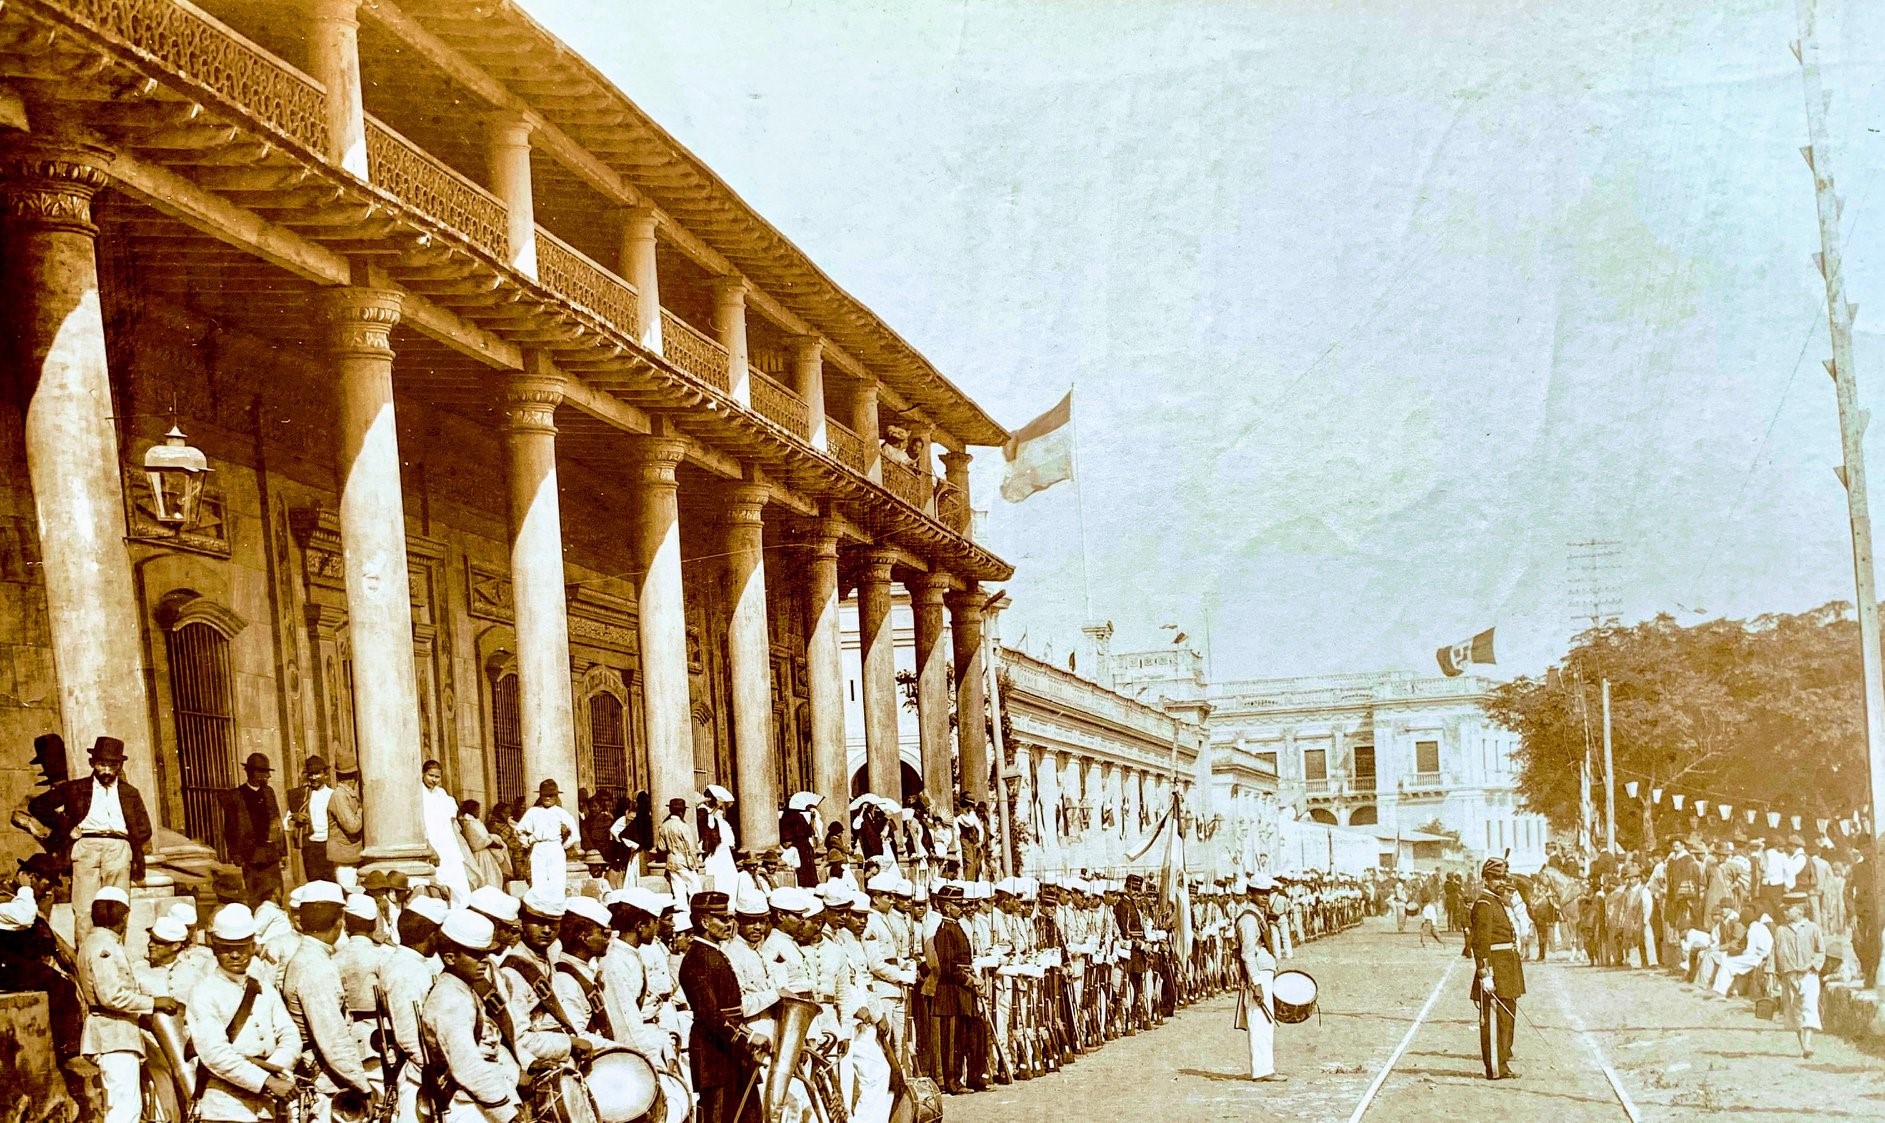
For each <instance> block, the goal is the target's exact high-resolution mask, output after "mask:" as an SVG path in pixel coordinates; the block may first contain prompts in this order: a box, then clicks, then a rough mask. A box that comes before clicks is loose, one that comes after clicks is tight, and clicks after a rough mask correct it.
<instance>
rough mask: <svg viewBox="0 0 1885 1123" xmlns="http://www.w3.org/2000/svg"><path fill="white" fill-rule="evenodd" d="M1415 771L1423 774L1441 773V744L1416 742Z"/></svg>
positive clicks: (1436, 742)
mask: <svg viewBox="0 0 1885 1123" xmlns="http://www.w3.org/2000/svg"><path fill="white" fill-rule="evenodd" d="M1414 771H1416V772H1420V773H1423V774H1425V773H1432V772H1438V771H1440V742H1438V741H1415V742H1414Z"/></svg>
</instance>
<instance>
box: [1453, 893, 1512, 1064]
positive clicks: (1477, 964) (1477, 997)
mask: <svg viewBox="0 0 1885 1123" xmlns="http://www.w3.org/2000/svg"><path fill="white" fill-rule="evenodd" d="M1509 872H1510V871H1509V869H1508V867H1507V866H1506V862H1505V859H1504V858H1487V859H1486V862H1485V865H1483V866H1481V867H1480V871H1479V882H1480V885H1479V896H1478V897H1476V898H1474V900H1473V908H1472V912H1471V914H1470V919H1469V920H1468V922H1467V946H1468V947H1469V948H1471V949H1472V953H1473V967H1474V971H1473V989H1472V998H1473V1001H1474V1002H1475V1003H1476V1004H1478V1006H1479V1054H1480V1056H1481V1058H1482V1059H1484V1060H1485V1062H1486V1079H1487V1080H1512V1079H1515V1078H1517V1076H1518V1073H1516V1072H1513V1071H1512V1068H1511V1065H1510V1064H1509V1063H1508V1062H1510V1060H1511V1058H1512V1023H1513V1022H1515V1021H1517V1020H1518V1000H1519V997H1520V996H1521V995H1523V994H1524V993H1525V962H1524V960H1523V959H1522V958H1521V957H1520V956H1519V950H1518V933H1517V932H1516V931H1515V930H1514V929H1513V927H1512V915H1511V914H1510V913H1509V912H1507V911H1506V907H1505V898H1504V897H1503V896H1502V895H1501V894H1503V893H1504V892H1505V889H1506V878H1507V875H1508V874H1509Z"/></svg>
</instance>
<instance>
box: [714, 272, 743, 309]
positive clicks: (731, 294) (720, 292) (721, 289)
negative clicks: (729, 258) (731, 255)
mask: <svg viewBox="0 0 1885 1123" xmlns="http://www.w3.org/2000/svg"><path fill="white" fill-rule="evenodd" d="M713 297H714V300H715V301H717V302H718V303H719V304H720V305H721V306H722V307H730V306H732V305H736V304H739V305H743V304H745V303H746V278H745V277H742V276H741V275H739V274H738V273H728V274H726V275H725V276H722V277H715V278H714V279H713Z"/></svg>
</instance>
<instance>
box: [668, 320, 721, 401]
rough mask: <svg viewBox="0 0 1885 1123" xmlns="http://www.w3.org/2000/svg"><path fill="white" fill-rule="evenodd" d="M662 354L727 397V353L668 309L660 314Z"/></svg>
mask: <svg viewBox="0 0 1885 1123" xmlns="http://www.w3.org/2000/svg"><path fill="white" fill-rule="evenodd" d="M661 352H662V354H663V355H664V356H665V357H666V358H667V360H668V362H670V363H673V364H674V365H675V366H677V367H680V368H681V369H682V370H684V371H686V372H687V373H689V374H691V375H693V376H694V377H695V378H698V379H700V380H701V381H702V382H705V383H706V384H707V385H709V386H712V387H713V388H714V389H716V390H719V391H720V392H721V393H723V394H724V393H726V392H727V391H728V390H730V389H731V387H729V386H728V385H727V350H726V348H724V347H722V346H720V344H718V343H716V342H715V341H713V340H711V339H708V338H707V337H706V336H705V335H702V334H701V333H700V332H698V331H696V330H695V329H694V325H692V324H690V323H688V322H687V321H686V320H683V319H681V318H680V317H679V316H676V315H675V314H674V313H672V312H670V311H668V310H667V309H666V308H663V309H662V310H661Z"/></svg>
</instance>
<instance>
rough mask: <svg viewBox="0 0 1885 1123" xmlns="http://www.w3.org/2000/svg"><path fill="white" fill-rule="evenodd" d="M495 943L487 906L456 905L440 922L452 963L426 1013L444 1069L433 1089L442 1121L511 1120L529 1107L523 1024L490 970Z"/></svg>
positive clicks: (426, 1027)
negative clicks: (523, 1082)
mask: <svg viewBox="0 0 1885 1123" xmlns="http://www.w3.org/2000/svg"><path fill="white" fill-rule="evenodd" d="M494 947H495V939H494V936H493V932H492V926H491V921H490V918H489V917H486V916H485V915H484V914H482V913H478V912H473V911H471V910H470V909H454V910H453V911H451V912H450V913H447V914H446V917H445V922H444V923H443V924H442V925H440V926H439V944H438V950H439V955H440V958H441V959H442V960H443V961H444V965H445V969H444V971H443V972H442V973H440V975H439V977H438V981H437V982H435V983H434V984H433V985H432V990H431V993H429V994H427V995H426V999H425V1006H424V1008H423V1010H422V1011H421V1012H420V1016H419V1024H420V1034H421V1039H422V1041H423V1048H424V1050H425V1056H426V1057H427V1058H428V1059H429V1061H430V1062H431V1066H432V1069H433V1071H435V1072H436V1073H437V1076H438V1079H437V1080H436V1081H435V1082H434V1083H433V1085H432V1086H431V1087H430V1088H428V1089H427V1094H429V1095H430V1096H431V1097H432V1103H433V1104H434V1105H436V1109H435V1110H434V1112H433V1113H432V1118H433V1119H434V1120H436V1121H438V1123H511V1121H512V1120H514V1119H516V1118H517V1115H518V1112H519V1110H520V1109H521V1106H522V1101H521V1100H520V1099H519V1098H518V1095H517V1085H518V1080H519V1077H520V1071H519V1064H518V1060H517V1058H516V1055H515V1053H514V1052H513V1049H514V1047H515V1046H514V1045H513V1042H514V1041H515V1038H516V1033H515V1029H514V1027H513V1026H512V1025H511V1020H510V1011H509V1009H508V1008H507V1007H506V1006H505V1004H504V1000H503V998H502V996H501V995H500V994H498V992H497V990H496V988H495V987H494V986H493V984H492V983H491V977H490V975H489V973H488V972H487V971H486V969H485V961H486V960H487V959H488V958H489V957H490V955H491V952H492V950H493V948H494Z"/></svg>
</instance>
